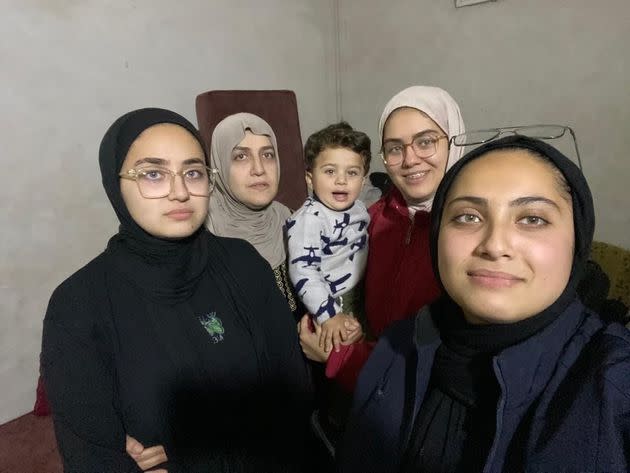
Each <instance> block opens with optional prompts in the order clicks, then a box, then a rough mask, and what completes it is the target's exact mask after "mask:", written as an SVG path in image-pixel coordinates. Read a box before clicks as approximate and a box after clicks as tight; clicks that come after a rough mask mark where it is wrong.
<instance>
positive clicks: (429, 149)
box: [381, 131, 448, 166]
mask: <svg viewBox="0 0 630 473" xmlns="http://www.w3.org/2000/svg"><path fill="white" fill-rule="evenodd" d="M444 138H448V137H447V136H446V135H436V134H432V133H427V132H426V131H425V132H421V133H418V134H417V135H414V137H413V138H412V139H411V141H410V142H409V143H403V141H401V140H386V141H385V143H383V146H382V148H381V159H383V162H384V163H385V164H387V165H388V166H397V165H399V164H400V163H402V162H403V159H405V153H406V152H407V147H409V146H411V149H412V150H413V152H414V154H415V155H416V156H417V157H418V158H421V159H427V158H430V157H431V156H433V155H434V154H435V153H436V152H437V143H438V141H440V140H442V139H444Z"/></svg>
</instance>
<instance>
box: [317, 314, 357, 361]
mask: <svg viewBox="0 0 630 473" xmlns="http://www.w3.org/2000/svg"><path fill="white" fill-rule="evenodd" d="M321 327H322V331H321V334H320V336H319V346H320V348H323V349H324V351H326V352H329V351H330V350H331V349H332V348H333V347H334V349H335V351H339V345H341V343H342V342H346V341H347V340H349V339H351V338H355V335H356V334H357V332H358V331H360V330H361V324H359V322H358V321H357V319H355V318H354V317H353V316H352V315H348V314H336V315H335V316H334V317H331V318H330V319H328V320H326V321H325V322H324V323H323V324H321Z"/></svg>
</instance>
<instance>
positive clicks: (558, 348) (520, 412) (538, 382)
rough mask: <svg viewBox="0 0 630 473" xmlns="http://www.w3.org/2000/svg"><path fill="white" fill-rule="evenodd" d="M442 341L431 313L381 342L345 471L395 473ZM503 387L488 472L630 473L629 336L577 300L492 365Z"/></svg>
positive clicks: (343, 457)
mask: <svg viewBox="0 0 630 473" xmlns="http://www.w3.org/2000/svg"><path fill="white" fill-rule="evenodd" d="M440 343H441V341H440V338H439V333H438V330H437V328H436V327H435V325H434V323H433V320H432V318H431V316H430V315H429V312H428V310H427V309H426V308H425V309H424V310H422V311H421V312H420V313H419V314H418V315H417V316H416V317H415V318H414V319H410V320H406V321H403V322H400V323H398V324H395V325H394V326H392V328H391V329H390V330H389V331H388V332H387V333H386V334H385V335H384V336H383V337H382V338H381V339H380V340H379V342H378V344H377V346H376V348H375V350H374V352H373V353H372V355H371V357H370V358H369V360H368V362H367V364H366V365H365V367H364V368H363V370H362V372H361V375H360V376H359V381H358V384H357V387H356V391H355V396H354V403H353V408H352V413H351V416H350V421H349V424H348V428H347V431H346V436H345V439H344V443H343V446H342V450H341V452H340V467H341V471H342V472H343V473H350V472H361V473H364V472H371V473H381V472H397V471H398V470H399V467H400V461H401V458H402V454H403V453H404V451H405V449H406V448H407V443H408V441H409V437H410V433H411V428H412V426H413V419H414V417H415V415H416V414H417V413H418V410H419V408H420V406H421V404H422V400H423V399H424V396H425V393H426V390H427V384H428V381H429V377H430V374H431V367H432V365H433V358H434V356H435V351H436V349H437V347H438V346H439V345H440ZM493 368H494V373H495V375H496V377H497V379H498V382H499V385H500V387H501V396H500V398H499V402H498V405H497V414H496V419H488V421H489V422H492V421H495V422H496V433H495V438H494V442H493V444H492V447H491V449H490V452H489V454H488V458H487V460H486V464H485V467H484V470H483V471H484V473H499V472H521V471H525V472H532V473H533V472H536V473H541V472H554V473H557V472H611V473H621V472H623V473H627V472H629V471H630V331H628V330H627V329H626V328H625V327H622V326H621V325H618V324H611V325H605V324H604V323H603V322H602V320H601V319H600V318H599V317H598V316H597V315H595V314H594V313H592V312H590V311H588V310H587V309H586V308H584V306H583V305H582V304H581V303H580V302H578V301H575V302H573V303H572V304H571V305H570V306H569V307H568V308H567V309H566V310H565V311H564V312H563V313H562V314H561V315H560V316H558V318H557V319H556V320H554V321H553V322H552V323H551V324H550V325H548V326H547V327H546V328H545V329H544V330H542V331H541V332H539V333H537V334H536V335H534V336H533V337H530V338H529V339H527V340H525V341H523V342H521V343H519V344H517V345H514V346H511V347H509V348H507V349H505V350H503V351H501V352H500V353H499V354H498V355H496V356H495V357H494V358H493Z"/></svg>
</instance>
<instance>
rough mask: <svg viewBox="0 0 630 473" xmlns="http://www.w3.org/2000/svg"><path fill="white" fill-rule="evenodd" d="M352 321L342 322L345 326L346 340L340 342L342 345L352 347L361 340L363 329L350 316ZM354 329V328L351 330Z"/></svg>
mask: <svg viewBox="0 0 630 473" xmlns="http://www.w3.org/2000/svg"><path fill="white" fill-rule="evenodd" d="M351 317H352V320H351V321H347V322H344V323H345V325H346V339H345V340H344V341H343V342H341V344H342V345H352V344H353V343H355V342H358V341H359V340H361V339H362V338H363V335H364V334H363V329H362V328H361V324H359V321H358V320H357V319H355V318H354V316H351ZM353 327H356V328H353Z"/></svg>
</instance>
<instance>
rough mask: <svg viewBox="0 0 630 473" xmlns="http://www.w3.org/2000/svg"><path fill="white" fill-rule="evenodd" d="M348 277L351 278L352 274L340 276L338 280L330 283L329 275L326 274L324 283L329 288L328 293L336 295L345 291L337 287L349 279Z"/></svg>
mask: <svg viewBox="0 0 630 473" xmlns="http://www.w3.org/2000/svg"><path fill="white" fill-rule="evenodd" d="M350 276H352V274H351V273H348V274H346V275H345V276H341V277H340V278H339V279H335V280H334V281H331V280H330V274H327V275H326V277H325V278H324V281H326V282H327V283H328V286H329V287H330V292H332V293H333V294H336V293H337V292H339V291H343V290H344V289H345V287H341V288H339V287H337V286H339V285H340V284H342V283H344V282H345V281H347V280H348V279H350Z"/></svg>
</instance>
